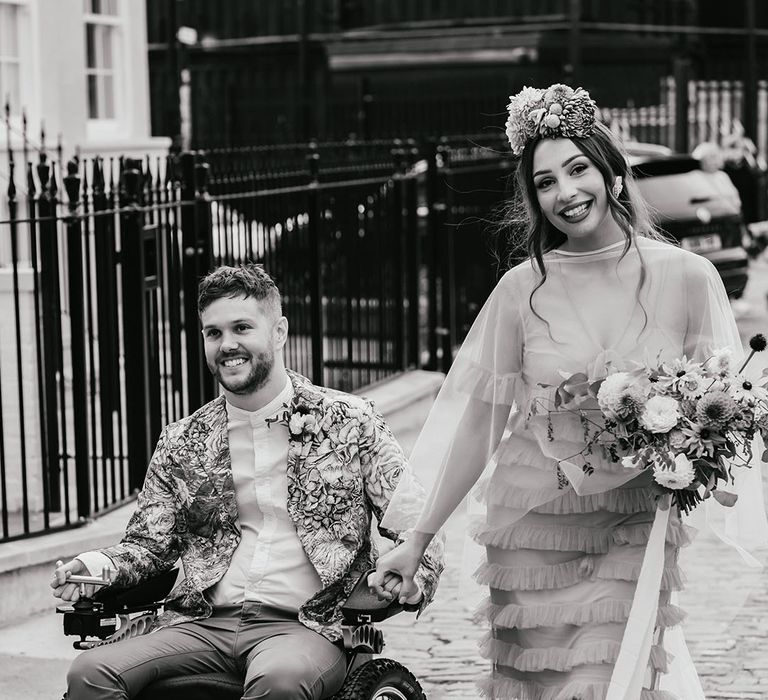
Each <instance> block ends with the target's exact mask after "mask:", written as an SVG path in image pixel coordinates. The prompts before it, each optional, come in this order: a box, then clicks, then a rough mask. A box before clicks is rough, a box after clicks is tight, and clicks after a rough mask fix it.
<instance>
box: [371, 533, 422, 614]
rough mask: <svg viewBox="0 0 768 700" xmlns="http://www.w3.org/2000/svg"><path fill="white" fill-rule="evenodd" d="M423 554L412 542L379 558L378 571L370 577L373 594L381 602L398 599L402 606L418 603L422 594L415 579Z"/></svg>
mask: <svg viewBox="0 0 768 700" xmlns="http://www.w3.org/2000/svg"><path fill="white" fill-rule="evenodd" d="M422 554H423V552H421V551H419V549H418V548H417V547H414V546H413V545H412V544H411V543H410V542H405V543H403V544H400V545H398V546H397V547H395V548H394V549H393V550H392V551H391V552H388V553H387V554H385V555H384V556H382V557H379V561H378V562H377V563H376V571H375V572H374V573H372V574H371V575H370V576H369V577H368V586H369V587H370V589H371V592H372V593H374V594H375V595H377V596H378V597H379V599H380V600H393V599H395V598H398V599H399V602H400V603H401V604H403V603H407V604H413V603H418V602H419V601H420V600H421V596H422V593H421V590H420V589H419V587H418V586H417V585H416V582H415V581H414V580H413V577H414V574H415V573H416V570H417V569H418V568H419V562H420V561H421V556H422Z"/></svg>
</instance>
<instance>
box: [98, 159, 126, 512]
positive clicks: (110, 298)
mask: <svg viewBox="0 0 768 700" xmlns="http://www.w3.org/2000/svg"><path fill="white" fill-rule="evenodd" d="M92 172H93V214H94V217H93V218H94V221H93V227H94V255H95V259H96V289H97V297H98V301H97V304H96V326H97V329H98V338H99V350H98V353H99V354H98V356H99V417H100V421H101V440H102V448H101V451H102V455H103V458H104V460H109V463H110V467H111V473H112V499H113V500H117V495H116V494H117V486H116V481H117V480H116V478H115V440H114V432H113V430H114V428H113V416H114V415H115V413H118V414H119V413H120V370H119V365H118V363H117V358H118V357H119V356H120V347H119V340H118V333H117V324H116V323H115V319H117V318H118V313H117V311H118V309H117V282H116V270H117V266H116V263H115V226H114V217H113V215H112V214H104V213H102V212H106V211H107V210H108V209H109V199H108V197H107V194H106V185H105V181H104V170H103V169H102V164H101V158H100V157H98V156H97V157H96V158H95V159H94V161H93V171H92Z"/></svg>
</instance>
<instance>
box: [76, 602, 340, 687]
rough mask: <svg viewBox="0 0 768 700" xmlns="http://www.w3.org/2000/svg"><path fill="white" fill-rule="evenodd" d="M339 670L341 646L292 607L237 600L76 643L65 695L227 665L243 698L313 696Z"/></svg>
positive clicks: (336, 681) (334, 681)
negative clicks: (116, 636) (90, 644)
mask: <svg viewBox="0 0 768 700" xmlns="http://www.w3.org/2000/svg"><path fill="white" fill-rule="evenodd" d="M345 671H346V658H345V655H344V652H343V650H342V649H341V648H340V647H338V646H336V645H335V644H333V643H332V642H330V641H328V640H327V639H326V638H325V637H323V636H322V635H320V634H318V633H317V632H314V631H313V630H310V629H308V628H307V627H305V626H304V625H302V624H301V623H300V622H299V620H298V616H297V614H296V613H292V612H289V611H286V610H280V609H278V608H272V607H269V606H266V605H261V604H260V603H244V604H243V605H242V606H234V607H228V608H219V609H217V610H216V611H215V613H214V615H213V616H212V617H210V618H208V619H207V620H198V621H196V622H185V623H181V624H179V625H174V626H172V627H165V628H163V629H161V630H158V631H157V632H153V633H151V634H148V635H142V636H139V637H133V638H131V639H126V640H124V641H122V642H118V643H116V644H108V645H104V646H100V647H96V648H94V649H90V650H88V651H84V652H83V653H82V654H80V656H78V657H77V659H75V661H74V662H73V663H72V667H71V668H70V670H69V674H68V676H67V685H68V689H69V690H68V692H69V700H128V698H133V697H135V696H136V695H137V694H138V693H139V692H140V691H141V690H142V689H143V688H144V687H146V686H147V685H149V683H151V682H152V681H155V680H157V679H160V678H168V677H171V676H189V675H194V674H197V673H217V672H233V673H235V674H237V675H239V676H240V677H242V678H244V685H245V690H244V691H243V700H256V698H270V699H271V700H289V699H290V700H297V699H301V700H321V698H326V697H329V696H331V695H333V694H334V693H335V692H337V691H338V690H339V688H341V686H342V684H343V682H344V675H345Z"/></svg>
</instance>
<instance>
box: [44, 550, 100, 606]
mask: <svg viewBox="0 0 768 700" xmlns="http://www.w3.org/2000/svg"><path fill="white" fill-rule="evenodd" d="M89 575H90V572H89V571H88V568H87V567H86V565H85V564H83V562H81V561H80V560H79V559H73V560H72V561H69V562H67V563H66V564H64V563H63V562H61V561H57V562H56V568H55V569H54V571H53V578H52V579H51V588H53V597H54V598H61V599H62V600H64V601H68V602H74V601H76V600H77V599H78V598H80V584H79V583H69V577H70V576H89ZM95 590H96V587H95V586H94V585H93V584H90V583H86V584H85V595H86V596H88V597H89V598H90V597H91V596H92V595H93V592H94V591H95Z"/></svg>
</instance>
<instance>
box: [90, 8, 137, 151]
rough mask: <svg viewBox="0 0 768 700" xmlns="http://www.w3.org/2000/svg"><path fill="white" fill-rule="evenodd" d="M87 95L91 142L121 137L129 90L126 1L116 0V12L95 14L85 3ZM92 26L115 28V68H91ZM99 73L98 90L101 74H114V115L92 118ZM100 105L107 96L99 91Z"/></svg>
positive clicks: (113, 39) (112, 29) (113, 48)
mask: <svg viewBox="0 0 768 700" xmlns="http://www.w3.org/2000/svg"><path fill="white" fill-rule="evenodd" d="M82 19H83V59H84V61H83V63H84V65H83V86H84V91H83V97H84V99H85V116H86V138H87V139H88V140H89V141H94V140H100V139H111V138H114V137H115V136H118V135H119V134H120V133H121V131H122V130H123V129H122V126H123V122H124V118H121V115H122V114H123V110H124V109H125V107H126V100H125V96H124V90H125V80H126V75H125V69H124V68H123V66H124V65H125V58H126V57H125V56H124V55H123V52H124V51H125V26H126V20H125V14H124V4H123V2H122V0H115V13H114V14H95V13H93V12H88V11H86V9H85V3H84V4H83V14H82ZM88 25H95V26H97V27H99V26H101V27H107V28H109V29H111V37H112V39H111V41H112V46H111V51H112V67H111V68H109V69H104V68H100V67H95V68H91V67H89V66H88V44H87V42H88ZM92 75H93V76H97V89H98V85H99V84H100V82H101V81H99V80H98V78H99V77H101V76H105V75H110V76H111V77H112V110H113V116H111V117H92V116H91V114H90V112H91V104H90V94H89V86H88V83H89V79H90V76H92ZM96 99H97V104H99V103H100V102H101V100H103V99H104V97H103V96H99V95H98V93H97V98H96Z"/></svg>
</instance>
